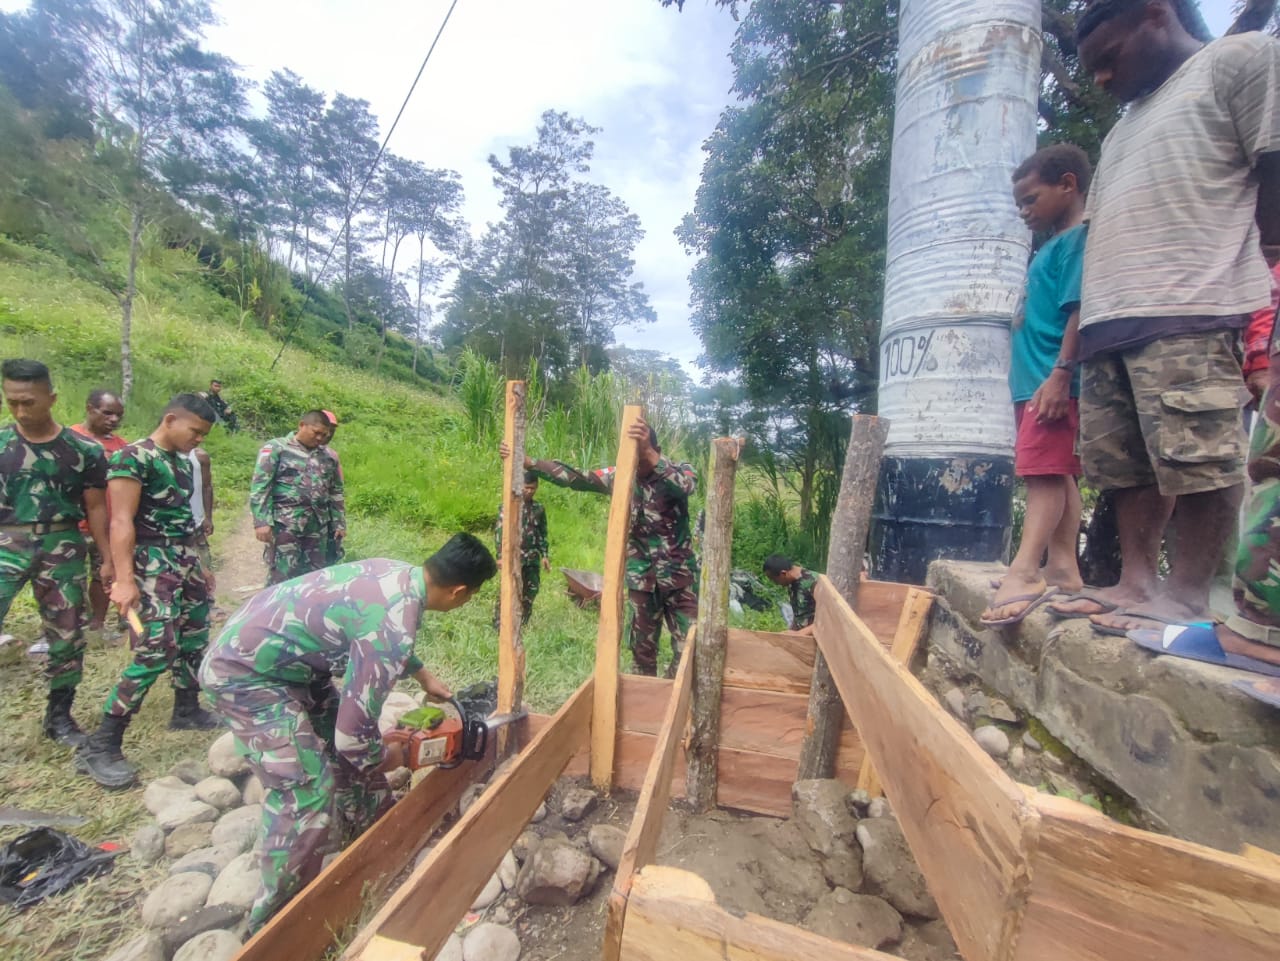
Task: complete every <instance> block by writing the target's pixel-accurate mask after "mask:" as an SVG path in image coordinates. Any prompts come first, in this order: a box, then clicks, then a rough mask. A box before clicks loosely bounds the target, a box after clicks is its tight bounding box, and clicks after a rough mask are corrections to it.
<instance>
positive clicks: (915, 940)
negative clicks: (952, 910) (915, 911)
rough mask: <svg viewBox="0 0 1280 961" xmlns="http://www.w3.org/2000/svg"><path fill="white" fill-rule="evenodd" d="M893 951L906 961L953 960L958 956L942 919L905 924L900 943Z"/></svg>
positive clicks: (954, 944) (954, 943) (953, 941)
mask: <svg viewBox="0 0 1280 961" xmlns="http://www.w3.org/2000/svg"><path fill="white" fill-rule="evenodd" d="M895 951H896V952H897V954H898V955H899V956H900V957H903V958H906V959H907V961H954V959H955V958H958V957H960V955H959V953H958V952H957V951H956V942H955V940H954V939H953V938H952V937H951V932H950V931H948V930H947V925H946V923H945V922H943V921H928V922H926V923H924V924H914V925H911V924H908V925H905V926H904V927H903V929H902V943H901V944H899V945H898V947H897V948H896V949H895Z"/></svg>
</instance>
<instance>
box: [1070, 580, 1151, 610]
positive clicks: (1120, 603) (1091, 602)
mask: <svg viewBox="0 0 1280 961" xmlns="http://www.w3.org/2000/svg"><path fill="white" fill-rule="evenodd" d="M1076 593H1087V594H1088V595H1089V596H1088V597H1077V598H1074V599H1072V600H1059V601H1054V602H1053V603H1052V604H1050V605H1049V611H1050V613H1053V614H1057V615H1058V616H1059V617H1092V616H1094V615H1096V614H1106V613H1108V612H1110V611H1113V610H1115V609H1116V608H1120V607H1129V606H1132V605H1135V604H1141V603H1143V602H1144V601H1146V600H1147V599H1148V598H1149V596H1150V595H1147V594H1139V593H1136V592H1134V591H1132V590H1129V589H1128V588H1123V587H1121V586H1120V585H1119V584H1117V585H1116V586H1115V587H1088V586H1084V587H1081V588H1080V589H1079V590H1077V591H1076Z"/></svg>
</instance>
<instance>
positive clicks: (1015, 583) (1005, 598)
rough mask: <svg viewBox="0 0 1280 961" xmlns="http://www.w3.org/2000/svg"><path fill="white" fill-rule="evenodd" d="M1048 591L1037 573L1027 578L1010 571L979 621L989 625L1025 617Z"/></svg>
mask: <svg viewBox="0 0 1280 961" xmlns="http://www.w3.org/2000/svg"><path fill="white" fill-rule="evenodd" d="M1048 589H1049V585H1048V584H1047V583H1046V582H1045V579H1044V578H1043V577H1041V576H1040V574H1039V572H1037V573H1036V574H1035V575H1034V576H1032V577H1029V578H1028V577H1024V576H1023V575H1020V574H1018V573H1017V572H1016V571H1012V570H1010V571H1009V573H1007V574H1006V575H1005V576H1004V578H1003V579H1002V580H1001V581H1000V586H999V587H998V588H997V589H996V594H995V597H993V598H992V599H991V603H990V604H988V605H987V609H986V610H985V611H983V612H982V614H981V619H982V621H983V623H990V622H993V621H1007V620H1009V619H1010V618H1017V617H1019V616H1022V615H1025V614H1026V612H1027V611H1029V610H1030V608H1031V607H1032V606H1034V605H1035V604H1036V603H1037V602H1038V601H1039V600H1040V598H1041V597H1042V596H1043V595H1044V593H1045V591H1047V590H1048Z"/></svg>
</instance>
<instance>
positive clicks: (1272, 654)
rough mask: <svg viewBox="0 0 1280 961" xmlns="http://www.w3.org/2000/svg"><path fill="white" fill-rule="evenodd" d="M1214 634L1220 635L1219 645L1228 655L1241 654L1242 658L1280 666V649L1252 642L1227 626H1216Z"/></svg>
mask: <svg viewBox="0 0 1280 961" xmlns="http://www.w3.org/2000/svg"><path fill="white" fill-rule="evenodd" d="M1214 633H1216V634H1217V635H1218V643H1219V644H1221V645H1222V649H1223V650H1224V651H1226V652H1227V653H1228V654H1239V655H1241V656H1242V657H1252V658H1253V659H1254V660H1257V661H1266V662H1267V663H1268V664H1275V665H1277V666H1280V647H1273V646H1272V645H1270V644H1262V643H1260V642H1258V641H1251V640H1249V638H1247V637H1245V636H1244V635H1242V634H1237V633H1236V632H1235V631H1233V630H1231V628H1229V627H1227V625H1225V624H1218V625H1216V626H1215V627H1214Z"/></svg>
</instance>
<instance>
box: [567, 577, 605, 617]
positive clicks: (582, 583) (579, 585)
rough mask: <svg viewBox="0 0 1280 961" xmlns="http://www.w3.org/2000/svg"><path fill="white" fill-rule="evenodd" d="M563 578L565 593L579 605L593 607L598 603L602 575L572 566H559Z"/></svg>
mask: <svg viewBox="0 0 1280 961" xmlns="http://www.w3.org/2000/svg"><path fill="white" fill-rule="evenodd" d="M560 573H561V574H563V575H564V579H565V587H566V590H565V593H566V594H568V595H569V599H570V600H572V601H573V603H575V604H577V605H578V606H579V607H584V608H585V607H595V606H597V605H598V604H599V603H600V593H601V591H603V590H604V575H603V574H597V573H596V572H595V571H579V570H575V569H574V568H572V567H562V568H560Z"/></svg>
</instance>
